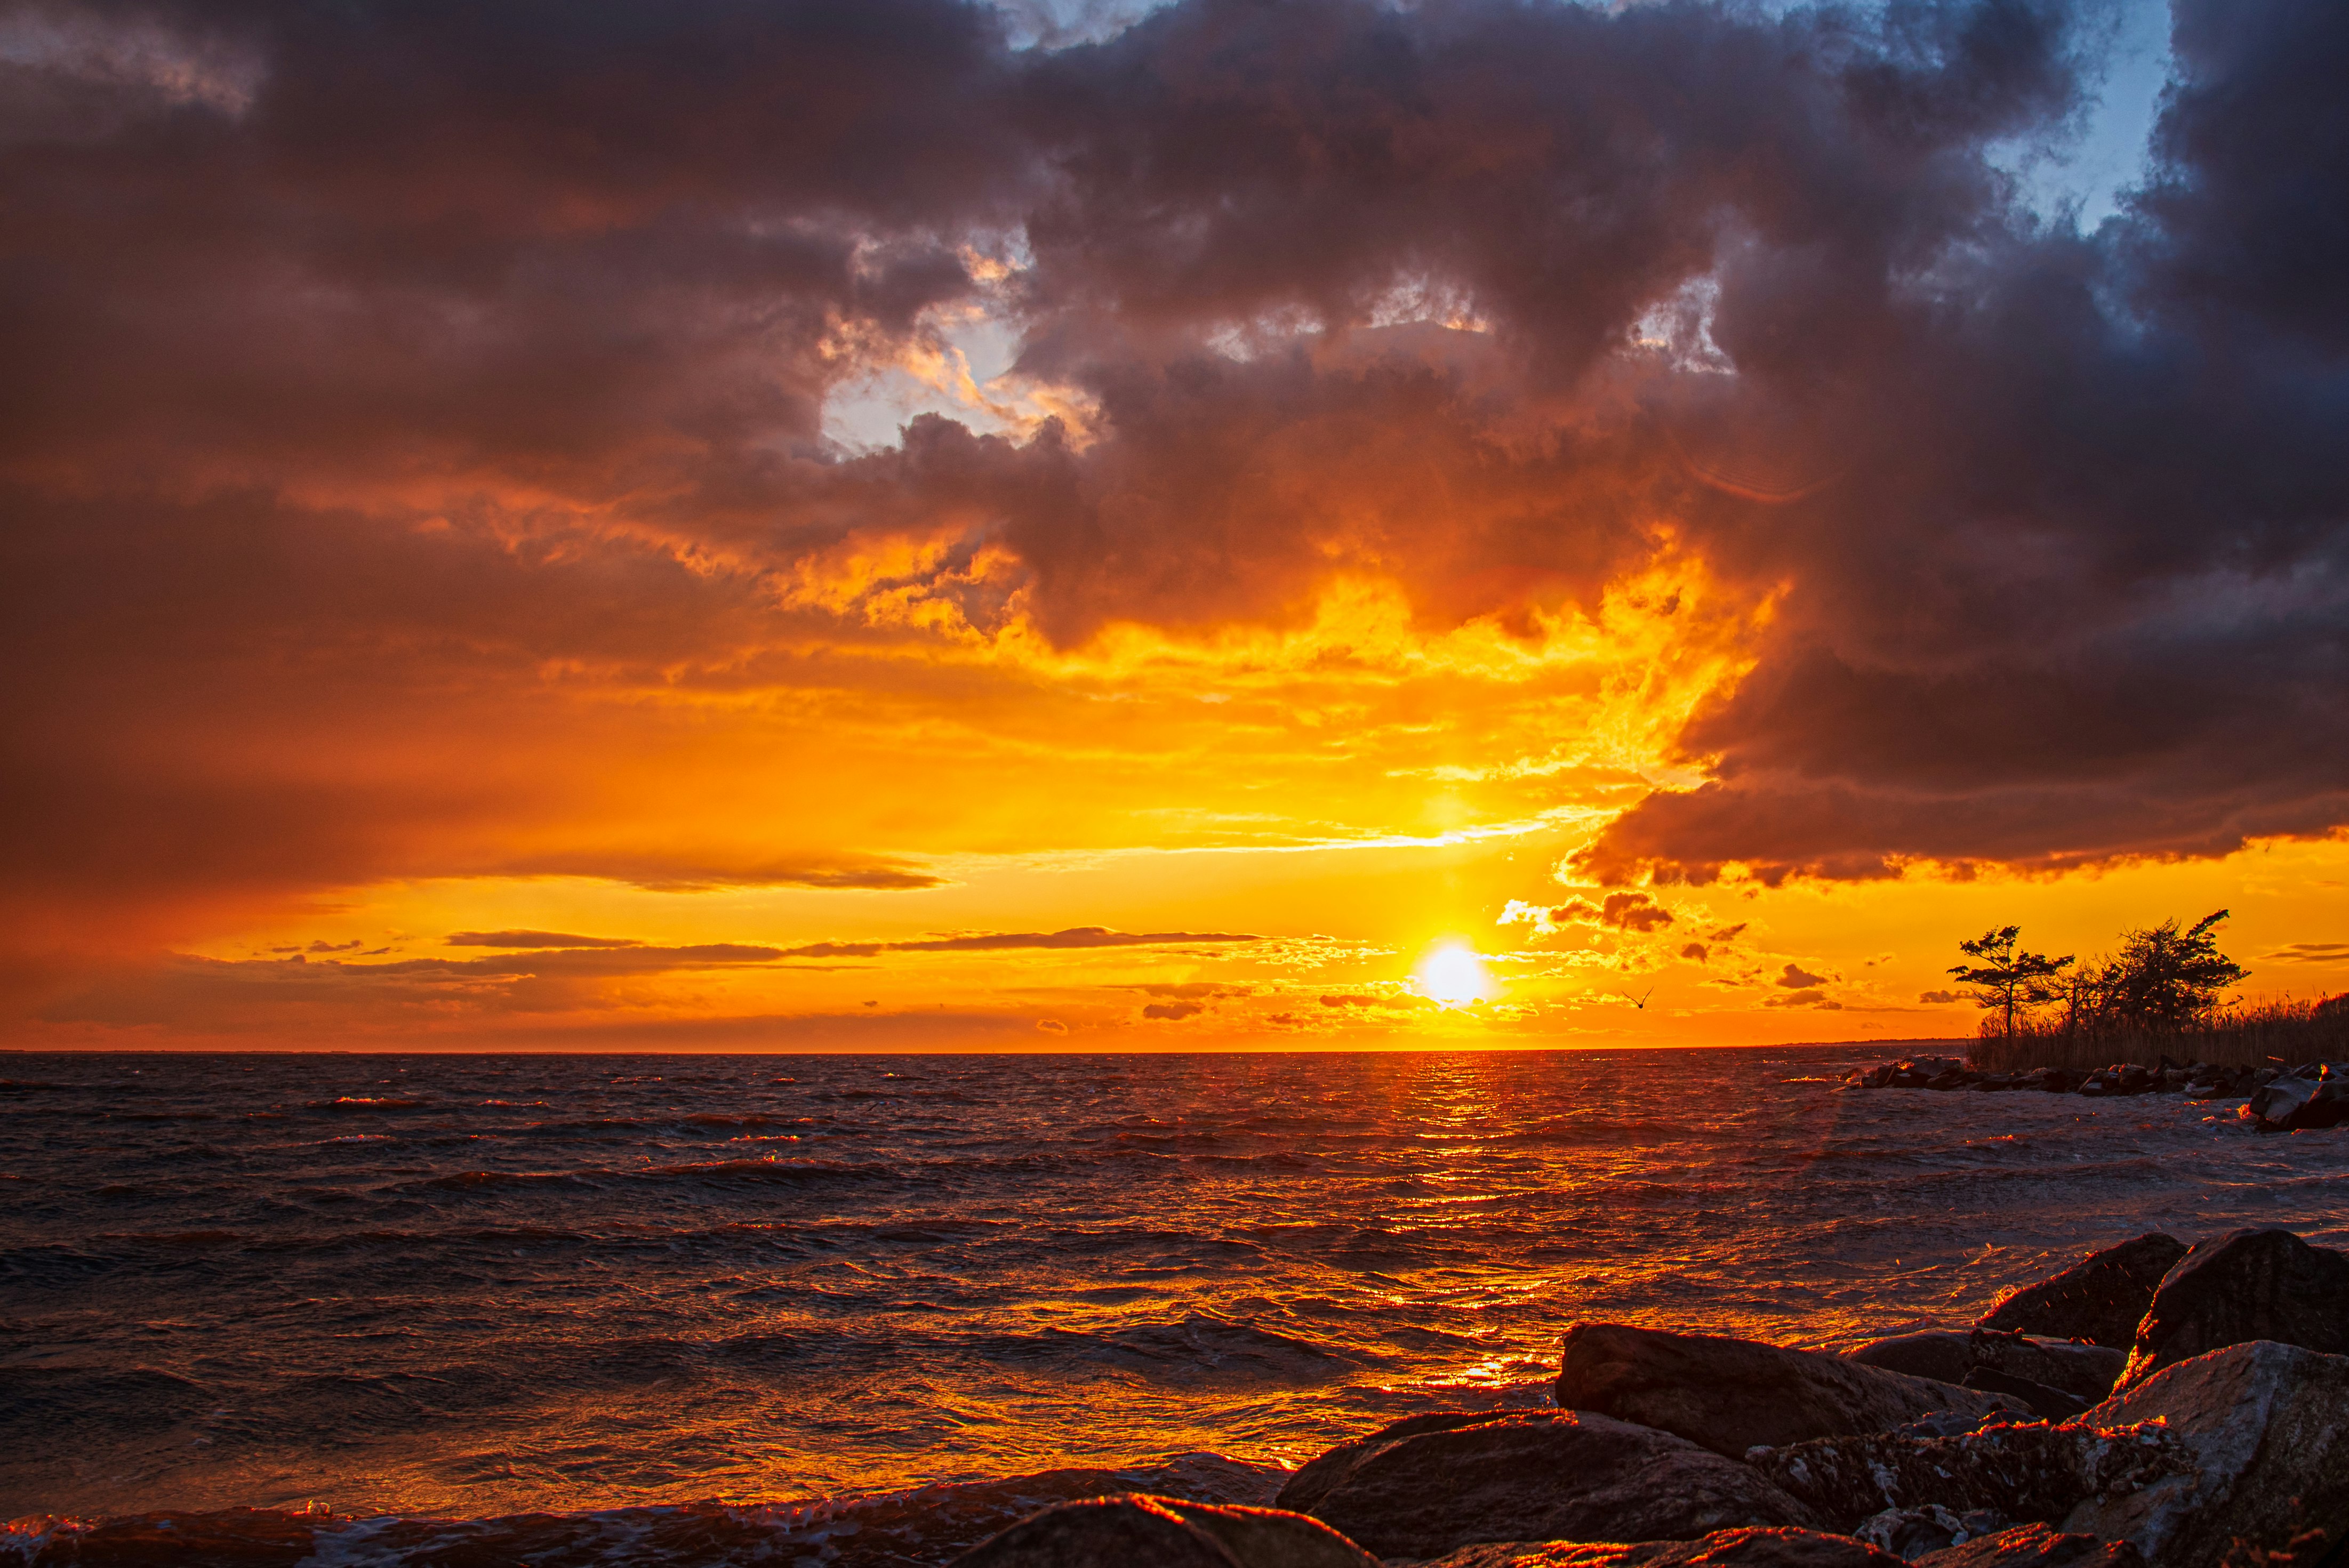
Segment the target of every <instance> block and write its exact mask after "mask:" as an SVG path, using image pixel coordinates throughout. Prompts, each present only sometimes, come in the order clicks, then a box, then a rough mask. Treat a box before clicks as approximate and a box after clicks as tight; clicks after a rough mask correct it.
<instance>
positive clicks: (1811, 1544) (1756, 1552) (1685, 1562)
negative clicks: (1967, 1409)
mask: <svg viewBox="0 0 2349 1568" xmlns="http://www.w3.org/2000/svg"><path fill="white" fill-rule="evenodd" d="M1423 1568H1900V1559H1899V1558H1898V1557H1893V1556H1890V1555H1888V1554H1887V1553H1883V1552H1881V1551H1878V1549H1877V1548H1875V1547H1873V1546H1870V1545H1868V1544H1867V1543H1866V1542H1860V1541H1855V1540H1853V1539H1852V1538H1851V1537H1850V1536H1848V1535H1824V1534H1821V1533H1820V1532H1817V1531H1816V1530H1716V1531H1714V1532H1713V1533H1712V1534H1710V1535H1707V1536H1705V1537H1703V1538H1702V1540H1697V1541H1641V1542H1631V1543H1628V1544H1627V1543H1624V1542H1572V1541H1504V1542H1494V1543H1492V1544H1489V1545H1484V1546H1464V1547H1462V1548H1461V1549H1460V1550H1459V1551H1457V1552H1454V1553H1450V1554H1449V1555H1446V1556H1444V1557H1439V1558H1437V1559H1436V1560H1435V1561H1434V1562H1433V1563H1427V1564H1424V1565H1423Z"/></svg>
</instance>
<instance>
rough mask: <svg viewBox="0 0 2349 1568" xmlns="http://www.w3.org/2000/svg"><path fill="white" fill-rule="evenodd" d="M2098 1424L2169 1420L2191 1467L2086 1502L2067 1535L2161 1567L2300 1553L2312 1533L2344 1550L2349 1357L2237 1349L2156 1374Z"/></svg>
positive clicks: (2105, 1411) (2280, 1348)
mask: <svg viewBox="0 0 2349 1568" xmlns="http://www.w3.org/2000/svg"><path fill="white" fill-rule="evenodd" d="M2089 1419H2090V1420H2091V1421H2102V1422H2108V1423H2133V1422H2145V1421H2153V1420H2159V1421H2162V1422H2164V1423H2166V1426H2167V1430H2168V1432H2169V1434H2170V1435H2171V1437H2172V1439H2173V1440H2174V1441H2177V1442H2178V1443H2181V1444H2182V1445H2183V1446H2184V1448H2185V1449H2186V1451H2187V1453H2188V1455H2189V1459H2190V1460H2191V1461H2192V1462H2191V1464H2190V1465H2189V1467H2188V1468H2187V1469H2186V1470H2183V1471H2181V1472H2180V1473H2178V1474H2175V1475H2171V1476H2168V1477H2164V1478H2160V1479H2158V1480H2152V1481H2151V1482H2149V1483H2148V1484H2147V1485H2145V1486H2143V1487H2140V1488H2137V1489H2136V1490H2133V1491H2128V1492H2126V1493H2112V1494H2108V1495H2100V1496H2095V1497H2091V1498H2087V1499H2084V1500H2083V1501H2081V1502H2080V1503H2079V1504H2078V1505H2077V1506H2076V1507H2075V1508H2074V1509H2073V1510H2072V1511H2071V1512H2070V1513H2069V1514H2068V1515H2067V1516H2066V1517H2065V1519H2064V1529H2066V1530H2074V1531H2085V1532H2087V1533H2089V1534H2092V1535H2097V1536H2101V1537H2103V1538H2104V1539H2106V1540H2108V1541H2111V1540H2124V1539H2126V1540H2127V1541H2130V1542H2134V1543H2135V1544H2136V1545H2137V1548H2138V1549H2139V1550H2140V1551H2142V1552H2143V1553H2145V1556H2146V1559H2147V1562H2149V1563H2152V1564H2153V1568H2210V1565H2211V1564H2214V1563H2218V1562H2220V1559H2222V1558H2229V1557H2230V1553H2233V1554H2235V1555H2237V1556H2239V1557H2240V1561H2243V1562H2246V1563H2253V1562H2265V1561H2268V1559H2266V1558H2264V1557H2261V1556H2258V1555H2255V1553H2262V1552H2275V1551H2284V1550H2289V1549H2291V1548H2292V1544H2293V1542H2295V1541H2298V1540H2300V1538H2302V1537H2303V1536H2304V1535H2306V1533H2307V1532H2311V1531H2319V1532H2323V1541H2324V1542H2325V1543H2326V1544H2329V1545H2332V1546H2333V1547H2336V1548H2337V1547H2339V1546H2340V1545H2341V1544H2342V1542H2344V1538H2349V1356H2327V1355H2323V1354H2320V1353H2319V1352H2317V1351H2313V1350H2310V1349H2306V1348H2303V1347H2302V1346H2295V1345H2281V1344H2277V1343H2275V1342H2273V1341H2271V1340H2261V1341H2257V1342H2254V1343H2251V1344H2246V1345H2232V1346H2227V1347H2226V1348H2225V1349H2222V1350H2217V1351H2213V1352H2211V1353H2210V1354H2209V1355H2207V1356H2201V1357H2196V1358H2195V1359H2193V1360H2191V1361H2184V1362H2179V1363H2178V1364H2176V1365H2174V1366H2171V1367H2167V1368H2165V1369H2163V1370H2161V1371H2158V1372H2156V1373H2154V1374H2153V1375H2152V1376H2150V1377H2147V1378H2146V1379H2145V1380H2144V1381H2143V1382H2141V1383H2138V1384H2137V1385H2136V1386H2135V1387H2131V1388H2130V1389H2128V1390H2127V1392H2126V1393H2122V1394H2116V1395H2115V1396H2114V1397H2113V1398H2110V1399H2108V1400H2106V1402H2105V1403H2104V1404H2101V1405H2099V1406H2097V1407H2096V1408H2095V1410H2093V1411H2091V1412H2090V1413H2089ZM2239 1540H2240V1541H2241V1542H2244V1543H2245V1544H2244V1547H2243V1548H2241V1549H2238V1548H2236V1547H2235V1545H2234V1543H2235V1542H2237V1541H2239ZM2313 1544H2314V1543H2313V1542H2302V1550H2304V1551H2305V1554H2306V1560H2308V1561H2315V1560H2317V1559H2319V1558H2321V1557H2322V1556H2323V1550H2322V1549H2321V1548H2319V1549H2315V1550H2307V1548H2309V1547H2311V1546H2313ZM2284 1561H2292V1559H2291V1558H2287V1559H2284Z"/></svg>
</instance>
